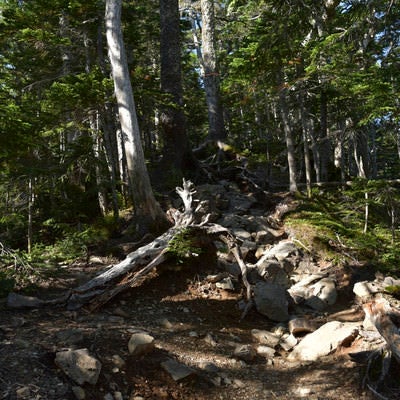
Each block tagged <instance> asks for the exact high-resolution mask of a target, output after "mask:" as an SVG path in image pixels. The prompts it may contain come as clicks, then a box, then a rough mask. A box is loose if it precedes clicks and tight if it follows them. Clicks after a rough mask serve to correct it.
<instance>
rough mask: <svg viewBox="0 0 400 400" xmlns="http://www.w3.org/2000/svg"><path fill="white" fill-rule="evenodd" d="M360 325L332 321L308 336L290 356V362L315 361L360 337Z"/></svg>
mask: <svg viewBox="0 0 400 400" xmlns="http://www.w3.org/2000/svg"><path fill="white" fill-rule="evenodd" d="M358 326H359V324H357V323H353V322H351V323H350V322H347V323H343V322H338V321H331V322H328V323H326V324H324V325H322V326H321V327H320V328H319V329H317V330H316V331H315V332H313V333H310V334H309V335H307V336H306V337H305V338H304V339H303V340H302V341H301V342H300V343H299V344H298V345H297V346H296V347H295V348H294V349H293V351H292V352H291V353H290V354H289V356H288V360H289V361H295V360H299V361H315V360H317V359H318V358H319V357H322V356H326V355H328V354H330V353H332V352H333V351H335V349H336V348H337V347H338V346H339V345H341V344H343V343H346V342H349V341H352V340H354V339H355V337H356V336H357V335H358Z"/></svg>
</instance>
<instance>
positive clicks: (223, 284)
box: [215, 277, 235, 290]
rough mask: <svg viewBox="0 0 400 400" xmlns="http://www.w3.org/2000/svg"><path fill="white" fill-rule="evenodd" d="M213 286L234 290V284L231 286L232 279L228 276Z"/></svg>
mask: <svg viewBox="0 0 400 400" xmlns="http://www.w3.org/2000/svg"><path fill="white" fill-rule="evenodd" d="M215 286H216V287H217V288H219V289H223V290H235V286H233V282H232V279H231V278H229V277H228V278H224V279H222V280H221V281H219V282H217V283H216V284H215Z"/></svg>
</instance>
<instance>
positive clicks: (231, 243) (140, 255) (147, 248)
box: [9, 180, 251, 311]
mask: <svg viewBox="0 0 400 400" xmlns="http://www.w3.org/2000/svg"><path fill="white" fill-rule="evenodd" d="M176 191H177V193H178V194H179V196H180V197H181V199H182V201H183V211H179V210H170V213H169V217H170V218H171V219H172V220H173V221H174V222H175V224H174V226H173V227H171V228H170V229H169V230H168V231H166V232H165V233H164V234H162V235H160V236H159V237H157V238H156V239H154V240H153V241H152V242H151V243H149V244H146V245H144V246H142V247H140V248H138V249H137V250H136V251H133V252H131V253H130V254H128V256H127V257H126V258H125V259H124V260H123V261H121V262H120V263H118V264H116V265H110V266H109V268H108V269H107V270H106V271H104V272H103V273H101V274H99V275H98V276H96V277H95V278H93V279H91V280H90V281H88V282H86V283H84V284H83V285H81V286H79V287H77V288H74V289H72V290H70V291H69V292H68V293H67V294H66V295H63V296H62V297H60V298H58V299H55V300H50V301H43V300H40V299H37V298H34V299H33V298H27V297H25V296H19V297H18V298H15V297H12V296H11V297H10V302H9V303H10V304H14V308H17V307H18V306H19V305H21V307H29V308H32V307H42V306H45V305H54V304H65V305H66V306H67V308H68V309H70V310H75V309H79V308H82V307H85V308H86V309H88V310H89V311H92V310H94V309H96V308H98V307H100V306H102V305H103V304H105V303H107V302H108V301H109V300H111V299H112V298H113V297H115V296H116V295H117V294H119V293H121V292H123V291H124V290H127V289H128V288H130V287H134V286H137V285H139V284H140V283H141V282H142V281H143V279H144V278H145V277H146V276H147V275H148V274H149V273H150V272H151V271H152V270H153V269H154V268H156V267H157V266H159V265H160V264H162V263H163V262H165V261H166V260H167V259H168V256H169V254H170V253H169V248H168V245H169V244H170V242H171V241H172V240H174V238H176V237H177V236H178V235H179V234H181V233H182V232H183V230H184V232H185V235H187V236H189V237H193V238H196V239H199V241H200V242H203V243H204V242H205V243H207V242H208V243H211V242H212V241H221V242H223V243H225V244H226V246H227V247H228V250H229V251H231V252H232V254H233V255H234V257H235V259H236V261H237V262H238V264H239V266H240V269H241V273H242V280H243V284H244V285H245V287H246V293H247V300H248V304H249V305H251V286H250V284H249V282H248V280H247V267H246V264H245V263H244V262H243V259H242V256H241V253H240V247H239V244H238V241H237V239H236V238H235V236H234V235H233V234H232V233H231V232H230V231H229V230H228V229H226V228H224V227H223V226H221V225H218V224H212V223H209V222H208V217H209V216H208V215H207V216H205V217H203V218H202V219H201V220H200V221H196V210H193V207H192V205H193V194H194V193H195V190H194V188H193V184H192V183H191V182H190V181H185V180H184V181H183V185H182V188H179V187H178V188H176Z"/></svg>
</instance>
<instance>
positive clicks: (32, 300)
mask: <svg viewBox="0 0 400 400" xmlns="http://www.w3.org/2000/svg"><path fill="white" fill-rule="evenodd" d="M44 303H45V302H44V301H43V300H40V299H38V298H37V297H32V296H23V295H22V294H17V293H13V292H11V293H9V294H8V296H7V307H9V308H38V307H41V306H42V305H43V304H44Z"/></svg>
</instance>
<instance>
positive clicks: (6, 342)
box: [0, 260, 372, 400]
mask: <svg viewBox="0 0 400 400" xmlns="http://www.w3.org/2000/svg"><path fill="white" fill-rule="evenodd" d="M179 267H182V268H181V269H180V270H178V271H173V270H170V269H167V270H164V271H158V272H155V273H154V274H153V276H151V277H149V279H147V281H146V282H144V283H143V284H142V285H141V286H139V287H136V288H132V289H131V290H129V291H128V292H126V293H124V294H122V295H120V296H119V297H117V298H116V299H114V300H113V301H112V302H110V303H109V304H107V305H106V306H105V307H103V308H102V309H100V310H98V311H97V312H94V313H85V311H83V310H80V311H66V310H65V309H61V308H59V309H57V308H45V309H39V310H31V311H29V310H26V311H20V310H18V311H14V310H10V309H7V308H6V307H5V304H3V305H1V306H0V399H4V400H5V399H7V400H14V399H46V400H53V399H54V400H56V399H57V400H63V399H65V400H70V399H71V400H72V399H76V398H77V397H76V395H75V394H74V392H73V388H74V390H77V389H76V386H77V385H76V384H75V383H74V382H73V381H71V380H70V379H69V378H68V377H67V376H66V375H65V374H64V373H63V372H62V371H61V370H60V369H58V368H57V367H56V365H55V363H54V358H55V354H56V352H57V351H60V350H62V349H66V348H75V349H77V348H87V349H89V351H90V353H91V354H92V355H94V356H95V357H97V358H98V359H99V360H100V361H101V363H102V370H101V374H100V378H99V380H98V382H97V384H96V385H89V384H86V385H85V386H83V389H84V395H85V398H86V399H99V400H100V399H129V400H134V399H135V400H141V399H146V400H150V399H152V400H153V399H154V400H156V399H174V400H175V399H182V400H205V399H229V400H257V399H263V400H264V399H287V400H289V399H291V400H292V399H300V398H303V399H304V398H305V399H310V400H317V399H320V400H322V399H323V400H328V399H347V400H351V399H357V400H359V399H365V400H366V399H371V398H372V396H371V394H370V393H369V392H366V391H365V390H363V389H362V388H361V376H362V372H363V367H362V366H360V365H358V364H356V363H354V362H353V361H351V360H350V358H349V357H348V356H347V355H346V354H343V353H341V354H331V355H330V356H327V357H326V358H324V359H320V360H318V362H313V363H289V362H287V361H286V355H287V354H286V353H285V351H283V350H278V353H277V354H276V355H275V357H274V359H273V361H267V360H266V359H265V358H263V357H256V358H255V359H254V360H253V361H251V362H244V361H240V360H238V359H236V358H235V357H234V356H233V351H234V348H235V346H237V345H238V344H254V345H255V343H254V342H253V340H252V337H251V334H250V331H251V329H253V328H256V329H271V328H272V327H273V326H274V325H276V324H275V323H273V322H271V321H269V320H268V319H267V318H266V317H264V316H262V315H260V314H258V313H257V312H256V311H255V310H251V311H250V312H249V314H248V315H247V316H246V318H245V319H244V320H243V321H240V316H241V313H242V311H241V310H240V309H239V304H240V300H241V299H242V297H243V293H242V289H241V288H240V286H239V285H238V287H237V290H235V291H225V290H220V289H217V288H216V287H215V285H214V284H210V283H208V282H207V281H206V280H205V278H206V276H207V275H208V274H213V273H216V272H218V271H216V270H214V269H213V267H209V266H208V265H204V261H202V260H198V262H195V263H191V265H187V266H179ZM102 268H104V265H97V266H95V265H87V264H85V263H81V264H79V263H77V264H75V265H74V266H70V267H69V268H68V269H66V270H64V273H63V274H60V275H59V276H58V277H57V278H52V279H50V280H48V281H47V282H44V283H43V285H42V287H40V288H39V289H38V292H37V293H34V295H37V296H38V297H41V298H46V297H47V298H49V297H52V296H54V294H55V293H57V291H63V290H65V288H67V287H74V286H76V285H77V284H80V283H82V282H83V281H86V280H88V279H89V278H90V277H92V276H93V274H94V273H96V272H98V271H100V270H101V269H102ZM137 330H144V331H146V332H148V333H150V334H151V335H153V336H154V337H155V339H156V349H155V350H154V351H153V352H152V353H149V354H146V355H144V356H143V357H141V358H135V357H133V356H131V355H129V352H128V341H129V338H130V336H131V334H132V333H133V332H135V331H137ZM116 356H119V357H120V358H121V359H122V360H124V362H125V363H124V364H122V363H121V362H116V361H115V360H116V359H117V360H120V358H118V357H117V358H116ZM169 358H172V359H175V360H177V361H179V362H181V363H184V364H186V365H188V366H190V367H192V368H193V369H194V370H195V371H196V374H195V375H194V376H193V377H191V378H189V379H188V380H184V381H180V382H175V381H174V380H173V379H172V378H171V376H170V375H169V374H168V373H167V372H166V371H164V369H163V368H162V367H161V365H160V363H161V362H163V361H165V360H167V359H169Z"/></svg>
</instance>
